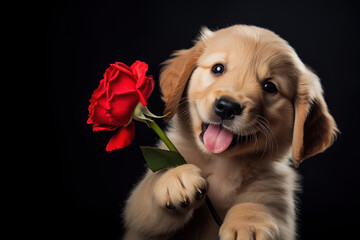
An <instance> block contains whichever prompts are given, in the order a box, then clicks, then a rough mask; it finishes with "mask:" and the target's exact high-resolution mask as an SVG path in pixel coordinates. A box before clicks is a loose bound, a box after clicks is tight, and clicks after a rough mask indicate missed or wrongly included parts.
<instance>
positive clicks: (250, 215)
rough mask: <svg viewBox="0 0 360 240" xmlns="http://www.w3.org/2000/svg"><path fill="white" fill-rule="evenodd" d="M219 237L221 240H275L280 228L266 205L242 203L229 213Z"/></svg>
mask: <svg viewBox="0 0 360 240" xmlns="http://www.w3.org/2000/svg"><path fill="white" fill-rule="evenodd" d="M219 235H220V239H221V240H274V239H278V236H279V228H278V226H277V224H276V222H275V219H274V218H273V217H272V216H271V214H270V211H269V210H268V209H267V208H266V207H265V206H264V205H262V204H257V203H240V204H237V205H235V206H233V207H232V208H230V210H229V211H228V213H227V215H226V217H225V220H224V223H223V225H222V226H221V228H220V232H219Z"/></svg>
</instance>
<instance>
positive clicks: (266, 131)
mask: <svg viewBox="0 0 360 240" xmlns="http://www.w3.org/2000/svg"><path fill="white" fill-rule="evenodd" d="M165 64H166V65H165V67H164V68H163V71H162V73H161V76H160V86H161V89H162V94H163V96H162V98H163V100H164V102H165V104H166V106H165V112H166V113H167V112H171V114H170V118H171V117H172V116H173V115H174V114H176V113H179V114H178V116H179V119H184V118H183V117H184V115H188V116H185V117H189V120H190V121H189V124H190V126H191V129H192V135H193V137H194V139H195V141H196V144H197V145H198V147H199V148H200V149H201V150H203V151H204V152H205V153H208V154H218V155H224V156H240V155H254V156H259V154H260V156H261V157H262V156H271V158H272V159H274V158H275V159H276V157H277V156H279V155H282V154H286V153H287V152H288V150H289V147H290V146H292V157H293V160H294V162H295V165H296V166H298V165H299V164H300V162H301V161H303V160H304V159H305V158H308V157H310V156H312V155H315V154H317V153H319V152H322V151H324V150H325V149H326V148H328V147H329V146H330V145H331V144H332V142H333V141H334V138H335V136H336V132H337V128H336V124H335V122H334V120H333V118H332V117H331V115H330V114H329V113H328V110H327V106H326V103H325V101H324V98H323V96H322V89H321V85H320V80H319V78H318V77H317V76H316V75H315V74H314V73H312V72H311V71H310V70H309V69H308V68H307V67H305V65H304V64H303V63H302V62H301V60H300V59H299V57H298V56H297V54H296V53H295V51H294V50H293V49H292V48H291V47H290V46H289V45H288V44H287V42H286V41H284V40H283V39H281V38H280V37H279V36H277V35H276V34H274V33H273V32H271V31H269V30H265V29H262V28H258V27H253V26H243V25H236V26H232V27H229V28H225V29H221V30H218V31H216V32H212V31H210V30H209V29H207V28H204V29H203V30H202V32H201V35H200V37H199V38H198V39H197V40H196V43H195V45H194V46H193V47H192V48H190V49H187V50H180V51H177V52H176V53H175V54H174V56H173V58H171V59H170V60H168V61H166V62H165ZM182 103H186V104H182ZM183 105H184V106H185V105H186V109H185V110H184V109H183ZM180 108H182V109H181V111H180V110H179V109H180Z"/></svg>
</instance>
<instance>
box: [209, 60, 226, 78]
mask: <svg viewBox="0 0 360 240" xmlns="http://www.w3.org/2000/svg"><path fill="white" fill-rule="evenodd" d="M211 71H212V72H213V73H214V74H216V75H222V74H224V72H225V67H224V65H222V64H219V63H218V64H215V65H214V66H213V67H212V69H211Z"/></svg>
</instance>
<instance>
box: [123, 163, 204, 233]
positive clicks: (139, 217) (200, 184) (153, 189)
mask: <svg viewBox="0 0 360 240" xmlns="http://www.w3.org/2000/svg"><path fill="white" fill-rule="evenodd" d="M206 189H207V182H206V180H205V179H204V178H203V177H202V176H201V170H200V169H199V168H198V167H196V166H195V165H193V164H185V165H182V166H179V167H176V168H173V169H168V170H162V171H159V172H156V173H152V172H151V171H148V173H147V174H146V176H145V178H144V179H143V180H142V181H141V182H140V184H139V185H138V186H137V187H136V188H135V189H134V191H133V192H132V194H131V196H130V198H129V200H128V201H127V205H126V208H125V222H126V227H127V230H128V233H127V236H138V238H139V239H152V238H155V239H162V238H164V239H166V236H169V235H171V233H173V232H175V231H176V230H179V229H180V228H182V227H183V226H184V225H185V224H186V222H187V221H188V220H189V219H190V218H191V216H192V214H193V211H194V209H196V208H197V207H199V206H200V204H202V203H203V199H204V195H205V193H206ZM132 238H134V237H132ZM125 239H126V237H125Z"/></svg>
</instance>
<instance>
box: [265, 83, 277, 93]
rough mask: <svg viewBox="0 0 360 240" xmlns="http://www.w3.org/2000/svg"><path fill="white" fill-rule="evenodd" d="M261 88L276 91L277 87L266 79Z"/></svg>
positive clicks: (268, 91)
mask: <svg viewBox="0 0 360 240" xmlns="http://www.w3.org/2000/svg"><path fill="white" fill-rule="evenodd" d="M262 89H263V90H264V91H265V92H267V93H276V92H277V88H276V86H275V84H274V83H272V82H269V81H266V82H264V83H263V85H262Z"/></svg>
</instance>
